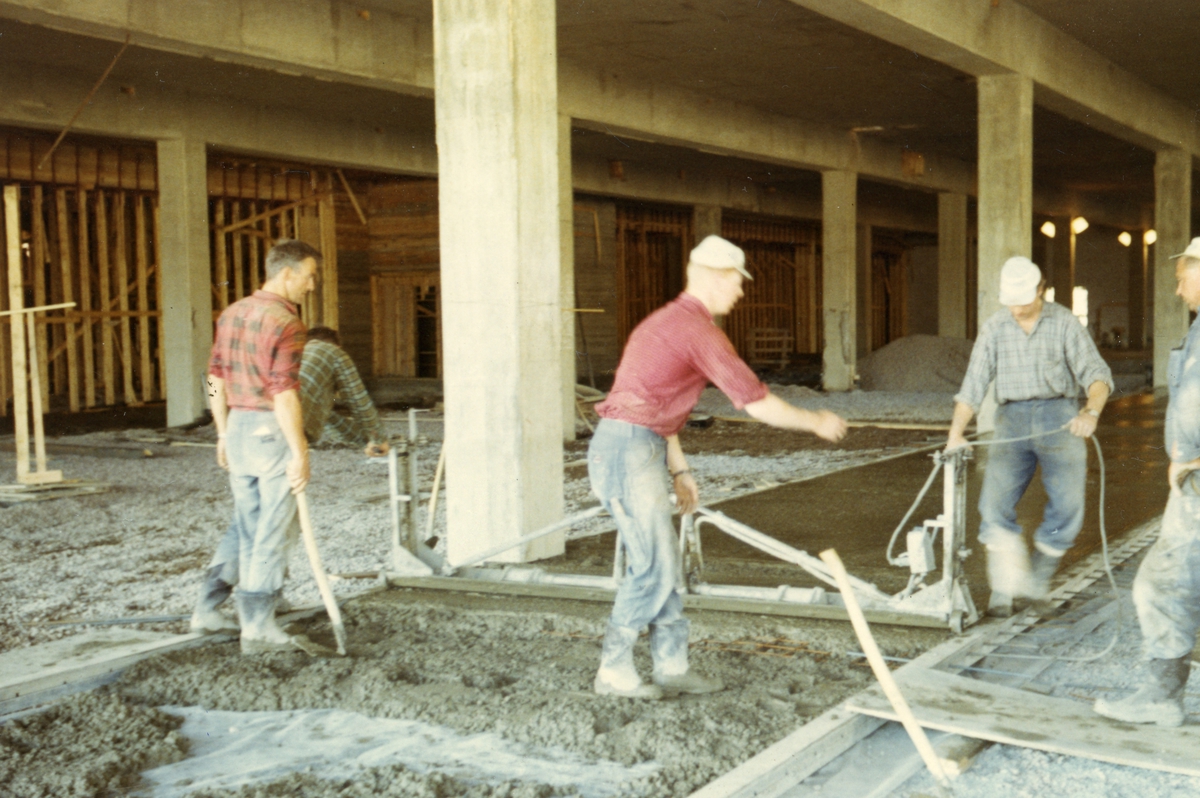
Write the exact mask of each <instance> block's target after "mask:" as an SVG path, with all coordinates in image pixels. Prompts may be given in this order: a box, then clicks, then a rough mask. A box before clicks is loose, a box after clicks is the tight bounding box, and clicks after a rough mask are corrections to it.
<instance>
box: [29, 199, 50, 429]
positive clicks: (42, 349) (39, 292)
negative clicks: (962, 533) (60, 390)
mask: <svg viewBox="0 0 1200 798" xmlns="http://www.w3.org/2000/svg"><path fill="white" fill-rule="evenodd" d="M42 206H43V196H42V187H41V186H40V185H35V186H34V187H33V206H32V208H30V210H31V211H32V218H33V246H32V247H31V249H32V255H33V257H32V258H31V259H30V260H31V262H30V266H31V267H32V268H31V269H30V271H31V272H32V275H31V276H32V277H33V303H34V304H35V305H45V304H47V302H46V249H47V247H46V217H45V216H44V215H43V211H44V208H43V207H42ZM33 329H34V333H35V335H34V337H33V338H32V339H30V340H32V341H35V342H36V346H37V357H36V364H37V369H38V377H39V379H40V380H41V391H40V393H41V402H42V406H43V407H46V406H47V405H49V404H50V348H49V347H48V346H47V345H46V325H44V324H42V325H38V324H34V327H33ZM34 345H35V344H32V343H31V344H30V346H34ZM34 362H35V361H32V360H31V361H30V363H31V364H32V363H34Z"/></svg>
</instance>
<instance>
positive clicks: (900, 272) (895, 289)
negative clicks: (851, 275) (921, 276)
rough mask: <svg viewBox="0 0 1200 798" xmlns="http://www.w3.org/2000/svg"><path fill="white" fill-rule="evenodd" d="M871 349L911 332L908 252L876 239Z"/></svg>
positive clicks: (873, 259) (872, 275)
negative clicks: (909, 328)
mask: <svg viewBox="0 0 1200 798" xmlns="http://www.w3.org/2000/svg"><path fill="white" fill-rule="evenodd" d="M870 330H871V351H874V350H876V349H879V348H881V347H883V346H885V345H886V344H888V343H891V342H892V341H895V340H896V339H897V338H903V337H904V336H905V335H907V334H908V252H907V251H906V250H905V249H904V248H903V246H900V245H898V244H895V245H889V244H888V243H887V242H883V243H882V245H881V244H880V242H876V246H875V248H874V251H873V252H872V253H871V326H870Z"/></svg>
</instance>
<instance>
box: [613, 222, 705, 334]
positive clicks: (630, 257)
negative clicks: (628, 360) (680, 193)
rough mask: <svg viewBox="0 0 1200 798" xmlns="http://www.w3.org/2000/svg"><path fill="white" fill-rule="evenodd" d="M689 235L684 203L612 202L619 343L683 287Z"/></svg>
mask: <svg viewBox="0 0 1200 798" xmlns="http://www.w3.org/2000/svg"><path fill="white" fill-rule="evenodd" d="M693 237H694V236H693V232H692V211H691V209H690V208H673V207H669V206H656V205H647V204H644V203H623V202H619V203H617V331H618V334H619V336H620V340H621V345H622V346H624V344H625V341H627V340H628V339H629V334H630V333H631V332H633V328H634V327H636V326H637V325H638V322H640V321H641V320H642V319H644V318H646V317H647V316H649V315H650V314H651V313H652V312H653V311H654V310H656V309H657V308H659V307H661V306H662V305H664V304H665V303H667V302H668V301H670V300H671V299H673V298H674V297H675V296H676V294H678V293H679V292H680V291H682V290H683V287H684V281H685V278H684V269H685V267H686V266H687V258H688V253H689V252H690V251H691V248H692V246H693V243H692V240H693Z"/></svg>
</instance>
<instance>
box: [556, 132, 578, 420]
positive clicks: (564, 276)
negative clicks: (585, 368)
mask: <svg viewBox="0 0 1200 798" xmlns="http://www.w3.org/2000/svg"><path fill="white" fill-rule="evenodd" d="M558 242H559V246H558V248H559V252H560V255H559V258H560V260H559V264H560V266H561V273H560V280H561V281H562V282H561V285H560V286H559V292H560V294H561V297H560V299H559V303H560V305H561V306H562V308H563V313H562V400H563V408H562V410H563V440H564V441H573V440H575V412H576V411H575V407H576V405H575V383H576V382H578V381H579V380H578V378H577V377H576V374H575V364H576V362H577V361H576V357H575V329H576V325H578V324H579V319H578V313H577V311H576V308H578V307H579V303H578V302H576V301H575V190H574V188H573V183H572V180H571V117H570V116H569V115H567V114H559V116H558Z"/></svg>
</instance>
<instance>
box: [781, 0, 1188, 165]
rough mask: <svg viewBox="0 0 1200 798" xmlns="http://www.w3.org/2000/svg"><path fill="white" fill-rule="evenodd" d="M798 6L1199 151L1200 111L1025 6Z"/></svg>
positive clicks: (925, 2)
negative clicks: (1013, 78)
mask: <svg viewBox="0 0 1200 798" xmlns="http://www.w3.org/2000/svg"><path fill="white" fill-rule="evenodd" d="M792 2H794V3H796V4H797V5H800V6H803V7H804V8H807V9H810V10H812V11H815V12H817V13H818V14H821V15H823V16H826V17H829V18H830V19H835V20H837V21H839V22H843V23H845V24H847V25H850V26H852V27H854V28H857V29H858V30H860V31H863V32H865V33H869V34H871V35H872V36H876V37H878V38H880V39H883V40H885V41H889V42H891V43H893V44H896V45H899V46H901V47H904V48H905V49H908V50H912V51H913V52H915V53H919V54H921V55H923V56H925V57H927V58H931V59H933V60H935V61H940V62H941V63H943V64H947V65H949V66H952V67H954V68H955V69H959V70H962V71H963V72H966V73H967V74H969V75H975V76H978V77H984V76H988V75H999V74H1018V75H1022V76H1024V77H1025V78H1027V79H1029V80H1031V81H1033V82H1034V84H1036V92H1037V102H1038V104H1039V105H1043V106H1045V107H1046V108H1049V109H1051V110H1053V111H1055V112H1057V113H1060V114H1062V115H1064V116H1066V117H1068V118H1071V119H1074V120H1076V121H1079V122H1083V123H1084V124H1087V125H1089V126H1091V127H1094V128H1096V129H1098V130H1102V131H1104V132H1106V133H1108V134H1110V135H1113V136H1116V137H1118V138H1120V139H1123V140H1125V141H1129V142H1132V143H1133V144H1137V145H1138V146H1141V147H1146V148H1148V149H1155V150H1157V149H1159V148H1162V147H1165V146H1169V147H1177V148H1181V149H1184V150H1186V151H1187V152H1189V153H1191V154H1192V155H1193V156H1195V155H1200V130H1198V128H1197V123H1196V120H1195V118H1194V115H1193V109H1191V108H1189V107H1187V106H1186V105H1185V104H1184V103H1182V102H1179V101H1178V100H1176V99H1174V98H1172V97H1170V96H1169V95H1167V94H1166V93H1164V92H1162V91H1160V90H1158V89H1156V88H1154V87H1152V86H1150V85H1149V84H1148V83H1145V82H1143V81H1142V80H1140V79H1138V78H1136V77H1134V76H1133V75H1132V74H1130V73H1129V72H1126V71H1125V70H1123V69H1121V68H1120V67H1118V66H1117V65H1116V64H1114V63H1112V62H1111V61H1109V60H1107V59H1105V58H1104V57H1102V56H1101V55H1100V54H1099V53H1097V52H1095V51H1094V50H1092V49H1090V48H1088V47H1086V46H1084V45H1083V44H1082V43H1081V42H1080V41H1079V40H1077V39H1075V38H1072V37H1071V36H1070V35H1069V34H1067V33H1066V32H1064V31H1062V30H1059V29H1058V28H1056V27H1054V26H1053V25H1051V24H1050V23H1049V22H1047V21H1046V20H1044V19H1042V18H1041V17H1039V16H1038V15H1037V14H1035V13H1033V12H1032V11H1030V10H1029V9H1027V8H1026V7H1025V6H1023V5H1021V4H1020V3H1017V2H1002V3H995V2H986V1H985V0H919V2H918V1H916V0H906V1H904V2H897V0H792ZM981 182H982V181H981Z"/></svg>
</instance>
